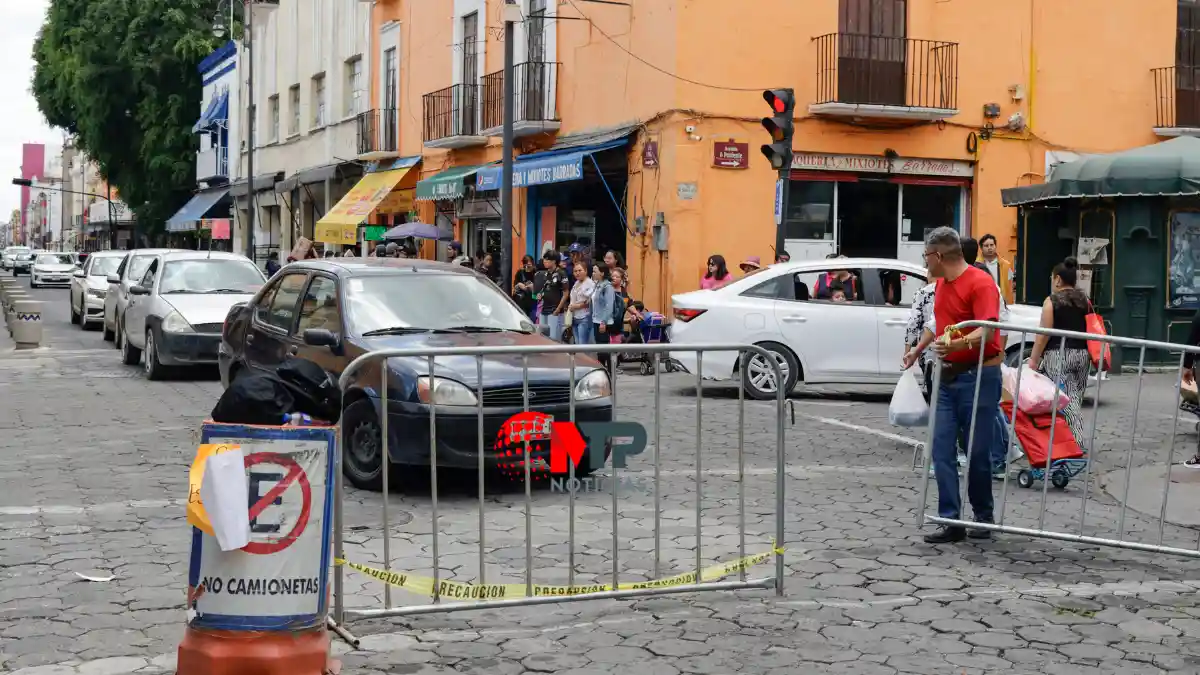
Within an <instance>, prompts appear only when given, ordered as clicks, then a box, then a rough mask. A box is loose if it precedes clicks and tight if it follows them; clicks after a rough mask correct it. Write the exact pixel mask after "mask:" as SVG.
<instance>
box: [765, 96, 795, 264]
mask: <svg viewBox="0 0 1200 675" xmlns="http://www.w3.org/2000/svg"><path fill="white" fill-rule="evenodd" d="M763 100H764V101H766V102H767V104H768V105H770V106H771V116H770V117H764V118H762V126H763V129H766V130H767V133H768V134H770V135H771V142H770V143H768V144H764V145H763V146H762V148H761V150H762V154H763V156H764V157H766V158H767V161H768V162H770V164H771V168H772V169H775V170H776V171H777V172H779V173H778V177H777V178H776V180H775V257H776V258H778V257H779V256H780V254H782V253H783V252H784V248H783V247H784V223H785V222H787V214H788V202H789V195H788V193H789V192H791V190H789V189H788V187H789V180H790V178H791V176H790V174H791V172H792V137H793V135H794V134H795V124H794V122H793V118H794V116H795V110H796V94H795V92H794V91H793V90H791V89H768V90H767V91H764V92H763Z"/></svg>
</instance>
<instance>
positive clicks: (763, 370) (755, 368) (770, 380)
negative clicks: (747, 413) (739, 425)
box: [742, 342, 800, 400]
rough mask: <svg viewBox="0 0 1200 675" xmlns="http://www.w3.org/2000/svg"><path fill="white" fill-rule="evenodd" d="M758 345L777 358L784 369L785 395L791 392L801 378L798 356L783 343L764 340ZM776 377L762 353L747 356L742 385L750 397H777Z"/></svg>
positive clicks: (777, 361)
mask: <svg viewBox="0 0 1200 675" xmlns="http://www.w3.org/2000/svg"><path fill="white" fill-rule="evenodd" d="M758 346H759V347H762V348H763V349H765V350H767V351H768V352H770V354H771V356H773V357H774V358H775V362H776V363H778V364H779V369H780V370H782V371H783V380H784V382H783V391H784V395H785V396H786V395H787V394H790V393H791V392H792V389H793V388H795V386H796V382H797V380H799V378H800V364H799V362H798V361H797V360H796V357H795V356H794V355H792V351H791V350H790V349H788V348H787V347H784V346H783V345H781V344H777V343H774V342H764V343H762V344H759V345H758ZM775 379H776V378H775V371H774V370H773V369H772V368H771V364H770V362H769V361H767V359H766V357H764V356H763V355H762V354H757V353H756V354H750V355H749V356H748V357H747V358H746V362H745V367H744V368H743V369H742V387H743V388H744V389H745V390H746V393H747V394H749V395H750V398H754V399H758V400H769V399H773V398H775V397H776V395H777V394H778V392H779V388H778V384H777V383H776V382H775Z"/></svg>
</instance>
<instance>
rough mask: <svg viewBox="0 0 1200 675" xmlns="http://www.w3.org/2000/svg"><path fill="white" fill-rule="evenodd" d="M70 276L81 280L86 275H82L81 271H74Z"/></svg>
mask: <svg viewBox="0 0 1200 675" xmlns="http://www.w3.org/2000/svg"><path fill="white" fill-rule="evenodd" d="M72 276H74V277H75V278H76V279H82V278H84V277H85V276H87V275H86V274H84V273H83V270H75V274H73V275H72Z"/></svg>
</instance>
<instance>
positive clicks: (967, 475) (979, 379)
mask: <svg viewBox="0 0 1200 675" xmlns="http://www.w3.org/2000/svg"><path fill="white" fill-rule="evenodd" d="M990 332H991V329H990V328H987V327H984V329H983V339H982V340H981V341H980V342H979V363H978V364H977V365H976V368H977V370H976V371H975V391H974V393H973V394H972V397H971V423H970V424H969V425H968V426H967V438H966V441H967V465H966V466H965V467H963V481H962V497H961V498H960V499H959V502H958V508H959V513H960V515H961V513H962V510H963V509H965V508H966V506H967V503H968V501H969V498H970V496H971V469H972V468H973V467H974V466H975V464H974V463H973V462H974V461H975V425H976V423H977V422H978V421H979V415H978V414H977V413H978V412H979V393H980V390H981V389H982V387H983V362H984V360H985V354H986V353H987V350H986V349H984V348H983V345H985V344H987V341H988V334H989V333H990ZM992 421H993V422H995V420H992ZM929 445H930V446H931V447H932V446H933V439H932V438H930V439H929ZM987 461H988V464H989V465H991V462H992V458H991V457H988V458H987ZM936 470H937V469H936V468H935V469H934V471H936ZM991 479H992V477H991V475H990V472H989V475H988V480H989V481H990V480H991ZM989 489H990V486H989ZM972 508H974V504H972ZM976 516H978V514H976ZM992 517H993V518H995V514H993V515H992Z"/></svg>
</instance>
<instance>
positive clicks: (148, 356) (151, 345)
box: [142, 330, 167, 380]
mask: <svg viewBox="0 0 1200 675" xmlns="http://www.w3.org/2000/svg"><path fill="white" fill-rule="evenodd" d="M144 351H145V354H143V357H144V358H143V360H142V362H143V364H144V367H145V370H146V379H147V380H163V379H166V377H167V367H166V366H164V365H163V364H162V362H161V361H159V360H158V343H157V342H155V340H154V331H152V330H147V331H146V349H145V350H144Z"/></svg>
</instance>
